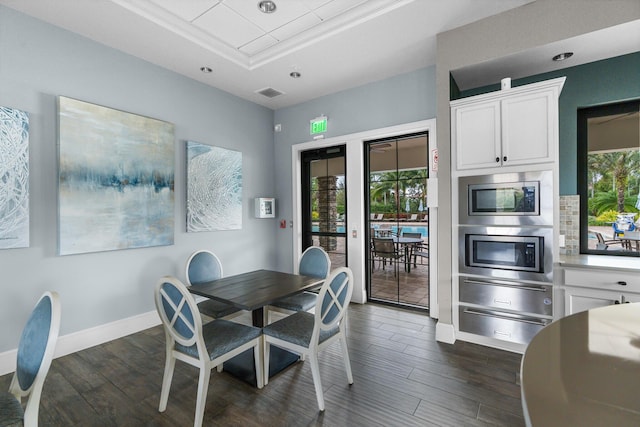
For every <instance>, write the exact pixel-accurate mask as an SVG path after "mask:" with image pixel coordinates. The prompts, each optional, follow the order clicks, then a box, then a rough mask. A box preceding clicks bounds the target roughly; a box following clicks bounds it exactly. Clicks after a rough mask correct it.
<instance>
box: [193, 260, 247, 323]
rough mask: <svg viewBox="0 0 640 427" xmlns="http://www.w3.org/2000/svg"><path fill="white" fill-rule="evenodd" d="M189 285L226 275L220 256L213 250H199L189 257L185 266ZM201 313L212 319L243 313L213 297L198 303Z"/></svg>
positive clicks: (229, 317) (227, 317) (199, 283)
mask: <svg viewBox="0 0 640 427" xmlns="http://www.w3.org/2000/svg"><path fill="white" fill-rule="evenodd" d="M185 277H186V279H187V286H198V285H201V284H202V283H205V282H210V281H212V280H216V279H221V278H222V277H224V273H223V270H222V263H221V262H220V258H218V257H217V255H216V254H214V253H213V252H211V251H207V250H204V249H203V250H198V251H195V252H194V253H192V254H191V256H190V257H189V259H187V264H186V267H185ZM198 310H199V311H200V313H201V314H203V315H205V316H207V317H210V318H211V319H214V320H215V319H227V320H228V319H232V318H234V317H237V316H239V315H241V314H242V313H243V311H242V310H240V309H239V308H237V307H234V306H232V305H230V304H225V303H223V302H220V301H216V300H213V299H206V300H204V301H201V302H199V303H198Z"/></svg>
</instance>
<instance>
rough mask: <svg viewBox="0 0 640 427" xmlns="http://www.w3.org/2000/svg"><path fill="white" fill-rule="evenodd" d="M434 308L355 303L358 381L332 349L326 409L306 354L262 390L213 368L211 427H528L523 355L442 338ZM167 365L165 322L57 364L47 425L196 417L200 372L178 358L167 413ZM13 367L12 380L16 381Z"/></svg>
mask: <svg viewBox="0 0 640 427" xmlns="http://www.w3.org/2000/svg"><path fill="white" fill-rule="evenodd" d="M434 333H435V322H434V321H433V320H431V319H429V318H428V317H426V316H425V315H424V314H420V313H414V312H407V311H402V310H398V309H394V308H387V307H383V306H379V305H374V304H366V305H358V304H352V305H351V307H350V309H349V334H348V342H349V353H350V355H351V365H352V368H353V376H354V384H353V385H352V386H348V384H347V379H346V375H345V373H344V370H343V365H342V359H341V358H340V356H339V347H338V345H337V344H336V345H334V346H333V347H330V348H328V349H327V350H325V351H324V352H323V353H322V354H321V357H320V364H321V366H320V371H321V376H322V381H323V384H322V385H323V389H324V391H325V403H326V410H325V411H324V413H320V412H319V411H318V408H317V403H316V398H315V394H314V388H313V382H312V379H311V370H310V368H309V367H308V366H307V365H308V364H307V363H304V362H298V363H297V364H295V365H293V366H292V367H290V368H289V369H288V370H286V371H285V372H283V373H281V374H279V375H278V376H276V377H275V378H272V379H271V380H270V382H269V384H268V385H267V386H266V387H265V388H264V389H262V390H258V389H256V388H253V387H251V386H249V385H247V384H245V383H243V382H240V381H239V380H237V379H235V378H233V377H231V376H230V375H228V374H226V373H221V374H219V373H217V372H215V371H213V372H212V374H211V383H210V386H209V394H208V397H207V407H206V410H205V420H204V425H206V426H218V425H220V426H347V425H348V426H367V427H370V426H486V425H499V426H510V427H511V426H520V425H524V422H523V419H522V408H521V403H520V387H519V386H518V385H517V384H516V373H517V372H518V371H519V366H520V358H521V357H520V355H517V354H513V353H508V352H503V351H499V350H495V349H490V348H485V347H481V346H477V345H473V344H468V343H463V342H458V343H456V344H455V345H448V344H442V343H438V342H436V341H435V339H434ZM163 366H164V333H163V331H162V329H161V327H160V326H158V327H154V328H151V329H148V330H146V331H143V332H140V333H137V334H134V335H130V336H128V337H125V338H121V339H118V340H115V341H112V342H109V343H106V344H103V345H100V346H97V347H93V348H90V349H87V350H84V351H81V352H77V353H74V354H71V355H68V356H65V357H62V358H59V359H56V360H54V361H53V363H52V365H51V370H50V371H49V375H48V377H47V381H46V383H45V386H44V391H43V395H42V401H41V407H40V425H41V426H189V425H193V416H194V410H195V397H196V387H197V381H198V380H197V378H198V373H197V370H196V369H195V368H192V367H190V366H186V365H185V364H183V363H181V362H177V363H176V372H175V375H174V380H173V386H172V388H171V394H170V396H169V404H168V406H167V410H166V412H164V413H159V412H158V410H157V408H158V400H159V397H160V385H161V382H162V373H163ZM10 379H11V377H10V375H5V376H2V377H0V388H3V389H8V387H9V382H10Z"/></svg>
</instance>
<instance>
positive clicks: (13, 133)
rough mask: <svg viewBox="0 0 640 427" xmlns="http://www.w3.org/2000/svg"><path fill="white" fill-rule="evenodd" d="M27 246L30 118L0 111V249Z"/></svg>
mask: <svg viewBox="0 0 640 427" xmlns="http://www.w3.org/2000/svg"><path fill="white" fill-rule="evenodd" d="M28 246H29V116H27V113H25V112H24V111H20V110H16V109H13V108H8V107H0V249H10V248H26V247H28Z"/></svg>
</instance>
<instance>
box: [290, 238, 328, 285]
mask: <svg viewBox="0 0 640 427" xmlns="http://www.w3.org/2000/svg"><path fill="white" fill-rule="evenodd" d="M330 270H331V259H330V258H329V255H328V254H327V253H326V252H325V250H324V249H322V248H321V247H319V246H310V247H308V248H307V249H306V250H305V251H304V252H303V253H302V256H301V257H300V262H299V266H298V273H299V274H302V275H304V276H309V277H318V278H322V279H324V278H325V277H327V276H328V275H329V271H330Z"/></svg>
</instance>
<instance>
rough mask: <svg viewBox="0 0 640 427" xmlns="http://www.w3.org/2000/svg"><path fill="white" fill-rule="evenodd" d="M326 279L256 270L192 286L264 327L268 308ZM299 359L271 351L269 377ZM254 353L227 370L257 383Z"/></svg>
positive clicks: (232, 362)
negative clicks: (241, 312) (266, 307)
mask: <svg viewBox="0 0 640 427" xmlns="http://www.w3.org/2000/svg"><path fill="white" fill-rule="evenodd" d="M322 282H323V279H318V278H317V277H309V276H303V275H300V274H292V273H283V272H280V271H272V270H256V271H250V272H248V273H241V274H237V275H235V276H229V277H223V278H221V279H217V280H212V281H210V282H205V283H201V284H198V285H194V286H191V287H189V292H191V293H192V294H194V295H199V296H203V297H206V298H211V299H214V300H217V301H221V302H224V303H227V304H230V305H233V306H234V307H237V308H239V309H242V310H247V311H251V318H252V324H253V326H256V327H259V328H262V327H263V326H264V317H265V316H264V307H265V306H268V305H269V304H271V303H274V302H275V301H277V300H279V299H281V298H285V297H288V296H291V295H295V294H297V293H300V292H303V291H306V290H311V289H314V288H318V287H320V286H321V285H322ZM296 360H298V355H295V354H293V353H290V352H288V351H286V350H282V349H279V348H277V347H275V346H274V347H272V348H271V355H270V360H269V377H271V376H273V375H275V374H276V373H278V372H280V371H282V370H283V369H284V368H286V367H287V366H289V365H291V364H292V363H294V362H295V361H296ZM254 367H255V364H254V360H253V350H248V351H246V352H244V353H242V354H240V355H238V356H236V357H234V358H233V359H231V360H229V361H228V362H225V364H224V371H226V372H229V373H231V374H233V375H235V376H237V377H239V378H241V379H243V380H244V381H246V382H248V383H251V384H254V385H255V384H256V377H255V368H254Z"/></svg>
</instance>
